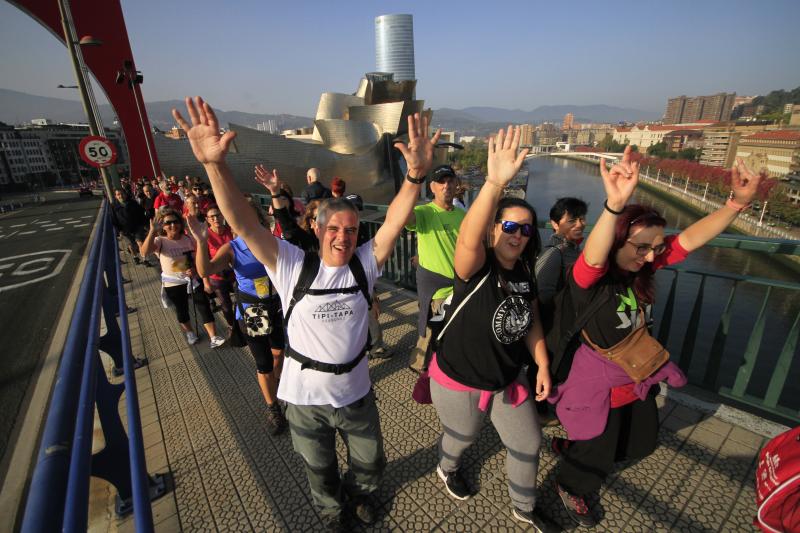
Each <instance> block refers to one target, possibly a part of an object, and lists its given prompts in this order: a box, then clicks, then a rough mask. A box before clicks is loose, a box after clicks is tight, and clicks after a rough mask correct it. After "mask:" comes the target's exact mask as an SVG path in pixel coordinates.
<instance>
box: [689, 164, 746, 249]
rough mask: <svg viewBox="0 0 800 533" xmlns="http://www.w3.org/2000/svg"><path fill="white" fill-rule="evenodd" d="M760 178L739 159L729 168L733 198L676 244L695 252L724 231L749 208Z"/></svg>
mask: <svg viewBox="0 0 800 533" xmlns="http://www.w3.org/2000/svg"><path fill="white" fill-rule="evenodd" d="M760 182H761V176H760V175H759V174H756V173H754V172H753V171H751V170H750V169H749V168H747V165H745V164H744V161H742V158H741V157H737V158H736V163H735V164H734V165H733V168H731V185H732V187H733V190H732V191H731V194H732V195H733V198H732V199H730V200H728V201H727V202H726V204H725V205H724V206H723V207H721V208H719V209H717V210H716V211H714V212H713V213H710V214H708V215H706V216H705V217H703V218H701V219H700V220H698V221H697V222H695V223H694V224H692V225H691V226H689V227H688V228H686V229H685V230H683V231H682V232H681V234H680V235H678V242H679V243H680V245H681V246H682V247H683V248H684V249H685V250H686V251H687V252H691V251H693V250H697V249H698V248H700V247H701V246H703V245H704V244H705V243H707V242H708V241H710V240H711V239H713V238H714V237H716V236H717V235H719V234H720V233H722V232H723V231H725V228H727V227H728V226H729V225H730V223H731V222H733V220H734V219H735V218H736V216H737V215H738V214H739V213H740V212H741V211H743V210H744V209H746V208H747V207H749V206H750V202H752V201H753V198H754V197H755V195H756V192H757V191H758V184H759V183H760Z"/></svg>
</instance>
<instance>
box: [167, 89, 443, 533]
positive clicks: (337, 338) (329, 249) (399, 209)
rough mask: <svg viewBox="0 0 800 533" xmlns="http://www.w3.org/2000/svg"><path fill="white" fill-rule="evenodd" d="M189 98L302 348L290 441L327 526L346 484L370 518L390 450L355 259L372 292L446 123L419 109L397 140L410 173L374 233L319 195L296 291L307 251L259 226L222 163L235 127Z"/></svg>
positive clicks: (293, 373) (230, 208) (222, 185)
mask: <svg viewBox="0 0 800 533" xmlns="http://www.w3.org/2000/svg"><path fill="white" fill-rule="evenodd" d="M186 107H187V111H188V113H189V117H190V119H191V123H192V124H191V126H190V125H189V124H188V123H187V122H186V121H185V120H184V119H183V117H181V115H180V114H179V113H178V112H177V111H176V110H173V112H172V113H173V116H174V117H175V119H176V121H177V122H178V124H179V125H180V126H181V127H182V128H183V129H184V131H186V133H187V137H188V138H189V142H190V143H191V146H192V150H193V152H194V155H195V157H196V158H197V160H198V161H199V162H200V163H202V164H203V166H204V167H205V170H206V173H207V174H208V177H209V180H210V181H211V186H212V187H213V189H214V195H215V197H216V199H217V204H218V206H219V208H220V210H221V211H222V214H223V215H224V216H225V219H226V220H227V221H228V223H229V224H230V225H231V228H232V229H233V231H234V232H235V233H237V234H238V235H240V236H241V237H242V238H243V239H244V241H245V242H246V243H247V245H248V247H249V248H250V250H251V251H252V252H253V255H255V257H256V258H257V259H258V260H259V261H261V262H262V263H264V265H265V266H266V268H267V271H268V273H269V276H270V279H271V280H272V282H273V284H274V285H275V287H276V289H277V290H278V294H279V295H280V297H281V302H282V304H283V309H284V313H286V314H287V315H288V316H287V332H288V343H289V347H290V348H291V350H288V349H287V353H288V352H289V351H294V352H295V354H296V355H289V356H288V357H287V360H286V362H285V364H284V367H283V373H282V375H281V382H280V386H279V388H278V398H281V399H283V400H285V401H286V402H287V409H286V418H287V419H288V421H289V428H290V430H291V434H292V443H293V445H294V448H295V450H296V451H297V452H298V453H300V454H301V455H302V457H303V460H304V461H305V464H306V474H307V476H308V482H309V487H310V488H311V495H312V498H313V500H314V503H315V505H316V506H317V507H318V508H319V511H320V514H321V516H322V518H323V521H324V523H325V526H326V528H327V529H328V530H334V531H340V530H341V529H342V527H343V525H342V521H341V519H342V503H343V490H346V491H347V493H348V494H349V495H350V497H351V498H352V499H353V501H352V503H353V509H354V511H355V515H356V517H357V518H358V519H359V520H361V521H362V522H364V523H371V522H373V521H374V520H375V509H374V505H373V503H372V501H371V498H370V495H371V494H372V493H373V492H374V491H375V490H376V489H377V487H378V482H379V481H380V477H381V474H382V472H383V468H384V466H385V464H386V459H385V456H384V452H383V438H382V436H381V430H380V421H379V419H378V410H377V407H376V405H375V397H374V395H373V394H372V392H371V382H370V379H369V369H368V366H367V359H366V358H365V357H363V350H364V348H365V346H366V340H367V330H368V323H369V319H368V313H369V304H368V303H367V300H366V297H365V296H364V295H363V294H362V291H361V290H359V285H360V284H359V282H358V281H357V278H356V276H355V275H354V273H353V272H354V270H353V268H352V267H351V266H350V261H351V258H353V256H354V255H355V256H356V257H357V258H358V261H359V263H360V266H361V268H362V269H363V278H365V281H366V284H367V285H368V291H369V292H371V291H372V289H373V285H374V283H375V280H376V279H377V277H378V276H379V275H380V273H381V269H382V267H383V265H384V263H385V262H386V260H387V259H388V258H389V256H390V255H391V253H392V250H393V249H394V245H395V242H396V240H397V238H398V236H399V235H400V232H401V231H402V229H403V225H404V223H405V221H406V219H408V217H409V215H410V214H411V211H412V209H413V207H414V203H415V201H416V199H417V198H418V197H419V189H420V186H421V185H422V183H424V181H425V176H426V175H427V173H428V171H429V170H430V168H431V165H432V161H433V150H434V147H435V145H436V142H437V141H438V139H439V136H440V134H441V132H440V131H437V132H436V134H434V136H433V138H431V139H429V138H428V136H427V132H428V120H427V119H426V118H422V117H420V115H419V114H415V115H412V116H409V117H408V139H409V140H408V144H407V145H406V144H404V143H401V142H398V143H396V144H395V147H396V148H397V149H398V150H400V152H401V153H402V154H403V157H404V158H405V160H406V164H407V168H408V174H407V175H406V180H405V181H404V182H403V185H402V186H401V187H400V190H399V191H398V193H397V195H396V196H395V198H394V200H393V201H392V203H391V205H389V209H388V210H387V212H386V218H385V221H384V223H383V225H382V226H381V227H380V229H379V230H378V232H377V233H376V234H375V237H374V238H373V239H372V240H371V241H368V242H366V243H364V244H362V245H361V246H359V247H356V239H357V235H358V212H357V211H356V210H355V208H354V207H353V206H352V204H351V203H350V202H345V201H342V200H335V199H334V200H327V201H326V203H323V204H322V205H320V208H319V211H318V212H317V224H316V229H315V232H316V236H317V238H318V239H319V243H320V247H319V259H320V261H319V263H320V264H319V271H318V272H317V274H316V277H315V278H314V280H313V282H312V283H311V285H310V290H309V291H307V293H306V294H303V295H300V298H299V299H295V298H293V293H294V289H295V285H296V284H297V282H298V279H299V278H300V272H301V269H302V265H303V261H304V258H305V254H304V252H303V251H302V250H300V249H299V248H296V247H295V246H293V245H292V244H290V243H288V242H286V241H280V240H278V239H276V238H275V237H274V236H273V235H272V234H271V233H270V232H269V231H268V230H267V229H265V228H264V227H263V226H261V225H260V224H259V223H258V219H257V217H256V215H255V213H254V212H253V210H252V208H250V207H249V205H248V204H247V200H246V199H245V197H244V196H243V195H242V193H241V191H240V190H239V188H238V187H237V185H236V183H235V181H234V179H233V176H232V175H231V171H230V169H229V168H228V166H227V164H226V163H225V156H226V154H227V151H228V147H229V145H230V143H231V141H232V140H233V138H234V137H235V135H236V134H235V133H234V132H230V131H229V132H227V133H225V134H224V135H220V130H219V124H218V122H217V118H216V116H215V115H214V112H213V110H212V109H211V107H210V106H209V105H208V104H207V103H205V102H203V100H202V99H201V98H199V97H198V98H196V99H195V100H194V101H192V100H191V99H189V98H187V99H186ZM269 174H270V175H269V176H268V177H267V179H266V184H267V186H268V187H269V188H270V189H271V188H272V186H275V187H277V186H278V179H277V176H276V175H275V173H274V171H273V172H272V173H269ZM337 289H344V291H342V292H337ZM315 291H316V292H315ZM319 291H327V293H326V294H319ZM369 292H368V294H369ZM293 301H294V305H292V302H293ZM290 308H291V311H290V310H289V309H290ZM353 365H354V366H353ZM333 368H336V369H337V370H336V372H337V373H334V372H333V371H332V370H331V369H333ZM343 369H346V371H342V370H343ZM337 431H338V432H340V433H341V434H342V436H343V438H344V439H345V441H346V443H347V448H348V453H349V457H348V463H349V470H348V472H347V475H346V477H345V479H344V481H342V480H341V479H340V476H339V471H338V465H337V460H336V450H335V439H336V433H337Z"/></svg>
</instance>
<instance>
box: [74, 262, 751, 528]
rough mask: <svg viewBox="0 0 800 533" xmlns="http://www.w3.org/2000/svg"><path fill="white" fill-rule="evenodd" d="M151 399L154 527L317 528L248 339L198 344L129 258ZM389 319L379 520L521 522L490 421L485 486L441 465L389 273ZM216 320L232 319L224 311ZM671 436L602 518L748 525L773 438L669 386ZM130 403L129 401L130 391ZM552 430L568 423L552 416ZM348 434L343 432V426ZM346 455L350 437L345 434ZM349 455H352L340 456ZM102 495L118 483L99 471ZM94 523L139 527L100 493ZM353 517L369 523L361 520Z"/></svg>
mask: <svg viewBox="0 0 800 533" xmlns="http://www.w3.org/2000/svg"><path fill="white" fill-rule="evenodd" d="M123 268H124V275H125V276H126V277H127V278H129V279H131V280H132V282H131V283H130V284H128V285H126V289H127V297H128V304H129V305H131V306H134V307H136V308H138V312H136V313H135V314H132V315H131V320H130V322H131V328H132V344H133V352H134V354H137V355H140V356H141V355H145V356H147V358H148V359H149V361H150V364H149V366H148V367H144V368H142V369H140V370H138V375H137V380H138V386H139V399H140V404H141V414H142V424H143V430H144V437H145V441H146V442H145V446H146V449H147V452H146V454H147V465H148V469H149V471H150V472H171V475H172V481H173V490H172V492H170V493H169V494H168V495H167V496H165V497H163V498H161V499H160V500H158V501H157V502H155V503H154V505H153V510H154V515H155V522H156V530H157V531H164V532H172V531H178V530H183V531H291V532H297V531H318V530H320V529H321V523H320V521H319V518H318V515H317V513H316V512H315V510H314V508H313V507H312V505H311V503H310V499H309V492H308V488H307V483H306V480H305V474H304V470H303V465H302V462H301V459H300V457H299V456H298V455H297V454H295V453H294V452H293V451H292V446H291V438H290V436H289V434H288V433H286V434H284V435H280V436H277V437H271V436H270V435H268V433H267V432H266V431H265V424H264V420H265V416H266V412H265V407H264V402H263V399H262V398H261V393H260V391H259V389H258V387H257V384H256V379H255V364H254V362H253V359H252V357H251V356H250V354H249V352H248V351H246V349H237V348H230V347H223V348H221V349H218V350H211V349H209V348H208V339H207V338H205V337H204V338H203V339H201V342H200V343H199V344H198V345H196V346H195V347H188V346H187V345H186V342H185V341H184V339H183V337H182V335H181V334H180V332H179V330H178V327H177V324H176V323H175V318H174V316H173V313H172V311H171V310H165V309H163V308H162V307H161V305H160V302H159V296H158V295H159V282H158V276H157V270H156V269H154V268H145V267H142V266H139V267H135V266H133V264H132V263H128V264H127V265H124V266H123ZM378 292H379V295H380V297H381V301H382V305H381V307H382V310H383V314H382V315H381V324H382V326H383V331H384V336H385V339H386V341H387V343H388V344H389V345H390V346H391V347H392V349H393V350H394V352H395V353H396V354H397V355H396V357H394V358H393V359H388V360H379V361H371V362H370V369H371V374H372V379H373V381H374V383H375V389H376V394H377V397H378V409H379V410H380V414H381V424H382V428H383V435H384V439H385V446H386V455H387V460H388V467H387V469H386V475H385V480H384V481H383V484H382V486H381V489H380V491H379V494H378V499H379V501H380V504H381V506H382V509H381V513H380V515H381V519H380V521H379V522H378V523H377V524H375V525H374V526H373V527H372V528H368V529H366V530H368V531H431V530H437V531H439V530H441V531H481V532H482V531H523V530H524V529H523V528H521V527H520V523H519V522H516V521H515V520H514V519H513V518H512V516H511V507H510V502H509V499H508V494H507V491H506V473H505V471H504V468H505V467H504V464H505V451H504V449H503V446H502V445H501V443H500V441H499V438H498V436H497V433H496V432H495V430H494V429H493V428H492V426H491V425H489V424H487V425H486V426H485V427H484V429H483V432H482V435H481V437H480V439H479V440H478V442H477V443H476V444H474V445H473V446H472V447H471V448H470V449H469V450H467V453H466V457H465V460H464V463H465V467H466V473H467V478H468V479H469V480H470V481H471V482H472V483H473V485H476V486H477V487H479V489H480V492H479V494H478V495H477V496H476V497H474V498H472V499H470V500H468V501H465V502H456V501H454V500H452V499H450V498H449V497H448V496H447V494H446V493H445V491H444V490H443V486H442V484H441V482H440V481H439V479H438V478H437V476H436V472H435V465H436V441H437V437H438V434H439V431H440V426H439V421H438V419H437V416H436V412H435V411H434V409H433V407H432V406H420V405H417V404H416V403H414V401H413V400H412V399H411V389H412V387H413V384H414V382H415V379H416V376H415V375H414V374H412V372H411V371H409V370H408V369H407V368H406V366H405V365H406V355H407V354H408V352H409V350H410V349H411V347H412V346H413V345H414V343H415V340H416V326H415V324H416V319H415V313H416V310H417V304H416V301H415V299H414V296H413V294H411V293H409V292H407V291H405V290H402V289H398V288H396V287H394V286H393V285H391V284H388V283H383V282H381V284H380V286H379V289H378ZM217 322H218V324H221V323H222V319H221V317H219V318H218V321H217ZM659 405H660V414H661V418H662V420H663V427H662V429H661V433H660V446H659V447H658V449H657V450H656V452H655V453H654V454H653V455H652V456H651V457H649V458H648V459H646V460H645V461H642V462H641V463H639V464H636V465H632V466H629V467H628V468H626V469H624V470H621V471H620V472H618V473H616V474H614V475H613V476H611V477H610V479H608V481H607V484H605V485H604V486H603V489H602V491H601V494H600V499H599V502H597V501H595V502H594V503H595V504H596V505H597V506H598V507H597V508H598V509H601V511H600V513H601V515H602V520H601V522H600V524H599V525H598V526H597V528H596V530H598V531H614V532H620V531H626V532H627V531H631V532H634V531H648V532H649V531H682V532H689V531H725V532H728V531H750V530H753V529H754V528H753V526H752V525H751V521H752V515H753V512H754V488H753V472H754V467H755V464H754V462H755V456H756V453H757V450H758V449H759V448H760V446H761V445H762V443H763V441H764V439H763V438H762V437H761V436H758V435H756V434H754V433H751V432H749V431H746V430H744V429H742V428H739V427H736V426H732V425H730V424H728V423H726V422H723V421H721V420H719V419H716V418H713V417H712V418H705V417H704V416H702V415H701V414H700V413H697V412H694V411H692V410H690V409H687V408H686V407H684V406H682V405H677V404H676V403H674V402H673V401H671V400H669V399H667V398H661V397H660V398H659ZM121 407H122V410H123V411H124V403H121ZM545 434H546V437H547V438H546V439H545V443H546V444H549V437H552V436H554V435H561V434H562V432H561V430H560V428H546V429H545ZM339 440H340V439H339ZM339 445H340V446H339V453H340V462H342V460H343V458H344V453H345V450H344V447H343V445H342V443H341V441H340V442H339ZM343 464H344V463H343V462H342V465H343ZM556 464H557V461H556V458H555V457H554V455H553V454H552V453H551V452H550V450H549V448H548V447H547V446H545V447H543V449H542V451H541V463H540V472H539V481H540V505H541V506H542V508H543V509H545V511H546V512H548V513H549V514H550V515H551V516H553V517H554V518H555V519H556V520H557V521H559V522H560V523H561V524H562V525H564V526H565V529H566V530H571V529H574V526H573V525H572V523H571V522H570V521H569V519H568V518H567V516H566V515H565V513H564V512H563V511H562V509H561V507H560V503H559V502H558V501H557V499H556V498H557V497H556V495H555V494H554V491H553V489H552V487H553V479H554V475H555V471H556ZM92 487H93V491H94V492H93V495H94V500H95V501H97V500H98V499H103V498H106V499H107V496H108V495H109V494H110V491H109V490H108V487H107V486H104V484H103V483H102V482H98V481H97V480H94V481H93V485H92ZM92 511H93V518H92V527H91V528H90V529H91V530H93V531H106V530H110V531H116V530H119V531H132V530H133V527H132V523H131V520H130V519H128V520H126V521H123V522H117V521H115V520H113V519H111V518H109V517H110V516H112V514H111V513H110V512H109V510H108V509H107V508H104V507H103V505H100V506H98V505H95V506H94V507H93V510H92ZM350 529H351V530H354V531H355V530H359V531H360V530H363V529H362V528H360V527H359V526H357V525H356V524H353V523H351V524H350Z"/></svg>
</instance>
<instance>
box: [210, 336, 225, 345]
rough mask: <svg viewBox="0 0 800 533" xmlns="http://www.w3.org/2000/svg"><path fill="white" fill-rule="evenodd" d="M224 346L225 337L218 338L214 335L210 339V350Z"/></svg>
mask: <svg viewBox="0 0 800 533" xmlns="http://www.w3.org/2000/svg"><path fill="white" fill-rule="evenodd" d="M223 344H225V337H220V336H219V335H214V336H213V337H211V347H212V348H219V347H220V346H222V345H223Z"/></svg>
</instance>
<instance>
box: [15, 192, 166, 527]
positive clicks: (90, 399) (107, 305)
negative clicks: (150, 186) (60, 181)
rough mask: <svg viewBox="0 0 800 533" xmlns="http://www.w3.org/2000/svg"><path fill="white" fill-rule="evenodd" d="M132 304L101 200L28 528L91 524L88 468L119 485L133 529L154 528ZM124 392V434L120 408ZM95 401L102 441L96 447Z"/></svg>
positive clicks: (156, 488)
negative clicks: (116, 378) (120, 377)
mask: <svg viewBox="0 0 800 533" xmlns="http://www.w3.org/2000/svg"><path fill="white" fill-rule="evenodd" d="M128 311H129V308H128V306H127V304H126V303H125V292H124V291H123V289H122V273H121V269H120V260H119V253H118V250H117V241H116V238H115V236H114V231H113V229H112V226H111V218H110V212H109V209H108V206H107V203H106V202H104V203H103V206H102V207H101V213H100V218H99V222H98V226H97V228H96V230H95V234H94V238H93V240H92V241H91V243H90V253H89V256H88V262H87V265H86V270H85V272H84V275H83V279H82V283H81V289H80V293H79V295H78V300H77V305H76V307H75V311H74V313H73V316H72V322H71V323H70V328H69V332H68V335H67V339H66V342H65V346H64V351H63V353H62V356H61V362H60V365H59V369H58V378H57V380H56V384H55V387H54V389H53V394H52V397H51V400H50V404H49V406H48V414H47V419H46V421H45V426H44V432H43V434H42V441H41V445H40V447H39V454H38V459H37V462H36V466H35V468H34V472H33V477H32V479H31V484H30V488H29V490H28V495H27V503H26V507H25V514H24V517H23V520H22V531H23V532H31V533H33V532H37V533H38V532H41V531H58V530H63V531H68V532H77V531H82V532H83V531H86V530H87V525H88V524H87V522H88V509H89V480H90V477H91V476H97V477H100V478H103V479H105V480H107V481H109V482H110V483H111V484H112V485H114V487H115V488H116V489H117V504H116V511H117V515H118V516H120V517H122V516H126V515H128V514H130V513H131V512H133V514H134V526H135V529H136V531H138V532H147V531H152V530H153V516H152V510H151V507H150V500H151V499H154V498H156V497H158V496H161V495H162V494H164V492H165V489H164V481H163V479H162V477H161V476H158V475H156V476H150V475H148V473H147V469H146V465H145V457H144V440H143V438H142V427H141V420H140V417H139V402H138V396H137V389H136V375H135V369H136V368H137V367H139V366H141V365H142V364H144V363H146V361H144V360H142V359H135V358H134V357H133V356H132V354H131V345H130V333H129V330H128V317H127V313H128ZM117 317H119V322H117ZM101 318H102V323H101ZM101 326H105V333H104V334H103V335H102V336H101ZM100 350H102V351H104V352H105V353H107V354H108V355H109V356H111V358H112V359H113V361H114V369H115V373H117V372H120V373H122V374H124V383H123V384H112V383H110V382H109V381H108V379H107V377H106V372H105V369H104V367H103V364H102V361H101V360H100ZM123 392H125V393H126V409H127V426H128V433H127V434H126V431H125V426H124V425H123V423H122V420H121V419H120V416H119V410H118V404H119V399H120V396H121V395H122V393H123ZM95 409H96V410H97V414H98V416H99V419H100V424H101V426H102V430H103V437H104V440H105V448H103V449H102V450H101V451H99V452H97V453H95V454H92V441H93V429H94V419H95V418H94V417H95Z"/></svg>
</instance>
